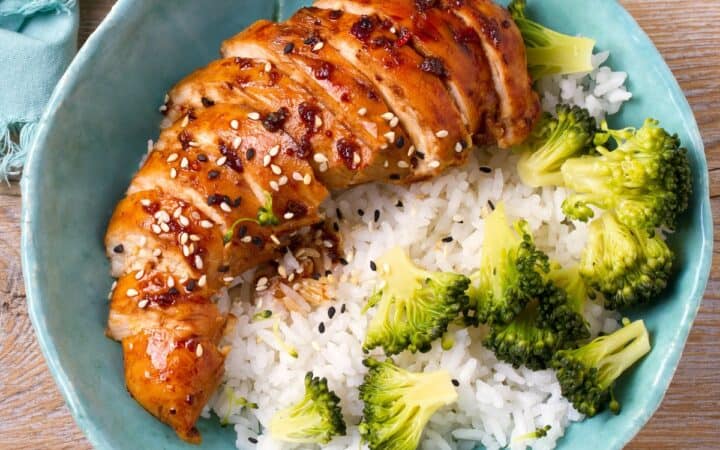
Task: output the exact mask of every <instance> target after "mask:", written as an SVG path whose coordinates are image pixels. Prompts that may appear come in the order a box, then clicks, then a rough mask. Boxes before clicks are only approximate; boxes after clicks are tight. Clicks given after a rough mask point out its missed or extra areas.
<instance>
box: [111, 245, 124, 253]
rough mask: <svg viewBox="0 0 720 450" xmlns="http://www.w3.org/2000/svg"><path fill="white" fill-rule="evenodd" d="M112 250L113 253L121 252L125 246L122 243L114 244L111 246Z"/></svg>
mask: <svg viewBox="0 0 720 450" xmlns="http://www.w3.org/2000/svg"><path fill="white" fill-rule="evenodd" d="M113 251H114V252H115V253H122V252H124V251H125V246H124V245H122V244H118V245H116V246H115V248H113Z"/></svg>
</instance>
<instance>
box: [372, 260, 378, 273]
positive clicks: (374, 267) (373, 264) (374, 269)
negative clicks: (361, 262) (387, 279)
mask: <svg viewBox="0 0 720 450" xmlns="http://www.w3.org/2000/svg"><path fill="white" fill-rule="evenodd" d="M370 270H372V271H373V272H375V271H376V270H377V264H375V261H372V260H371V261H370Z"/></svg>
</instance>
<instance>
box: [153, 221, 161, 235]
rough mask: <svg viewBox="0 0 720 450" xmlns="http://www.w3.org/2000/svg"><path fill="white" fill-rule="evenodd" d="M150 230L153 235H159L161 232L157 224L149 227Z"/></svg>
mask: <svg viewBox="0 0 720 450" xmlns="http://www.w3.org/2000/svg"><path fill="white" fill-rule="evenodd" d="M150 229H151V230H152V232H153V233H155V234H160V233H161V232H162V230H161V229H160V226H159V225H158V224H156V223H154V224H152V225H150Z"/></svg>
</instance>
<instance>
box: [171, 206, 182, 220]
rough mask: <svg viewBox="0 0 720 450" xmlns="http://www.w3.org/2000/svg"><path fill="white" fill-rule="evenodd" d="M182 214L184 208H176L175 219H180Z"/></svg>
mask: <svg viewBox="0 0 720 450" xmlns="http://www.w3.org/2000/svg"><path fill="white" fill-rule="evenodd" d="M180 214H182V206H178V207H177V208H175V211H173V217H174V218H176V219H177V218H178V217H180Z"/></svg>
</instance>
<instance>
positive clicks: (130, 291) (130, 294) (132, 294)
mask: <svg viewBox="0 0 720 450" xmlns="http://www.w3.org/2000/svg"><path fill="white" fill-rule="evenodd" d="M125 295H127V296H128V297H137V295H138V291H136V290H135V289H132V288H130V289H128V290H127V291H126V292H125Z"/></svg>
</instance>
